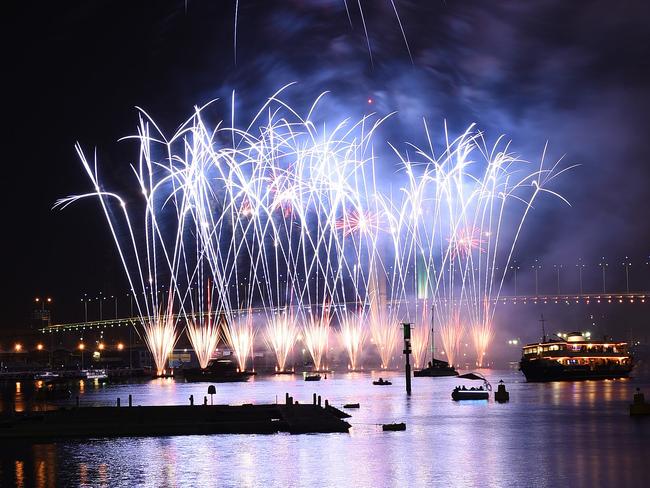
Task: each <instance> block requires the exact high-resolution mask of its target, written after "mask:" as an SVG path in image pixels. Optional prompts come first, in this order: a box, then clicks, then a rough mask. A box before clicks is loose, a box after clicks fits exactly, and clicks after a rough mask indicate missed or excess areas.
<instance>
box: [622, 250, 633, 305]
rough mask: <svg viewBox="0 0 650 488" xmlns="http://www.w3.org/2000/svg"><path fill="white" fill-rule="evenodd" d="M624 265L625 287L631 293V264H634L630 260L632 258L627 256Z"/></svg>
mask: <svg viewBox="0 0 650 488" xmlns="http://www.w3.org/2000/svg"><path fill="white" fill-rule="evenodd" d="M623 266H625V289H626V290H627V293H628V295H629V293H630V266H632V263H631V262H630V258H628V257H627V256H625V260H624V261H623Z"/></svg>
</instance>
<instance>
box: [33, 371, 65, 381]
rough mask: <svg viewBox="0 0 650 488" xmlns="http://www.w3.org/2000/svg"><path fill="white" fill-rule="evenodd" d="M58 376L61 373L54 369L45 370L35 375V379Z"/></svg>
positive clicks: (48, 378) (51, 378)
mask: <svg viewBox="0 0 650 488" xmlns="http://www.w3.org/2000/svg"><path fill="white" fill-rule="evenodd" d="M58 377H59V375H58V374H57V373H53V372H52V371H43V372H42V373H38V374H36V375H34V379H37V380H53V379H56V378H58Z"/></svg>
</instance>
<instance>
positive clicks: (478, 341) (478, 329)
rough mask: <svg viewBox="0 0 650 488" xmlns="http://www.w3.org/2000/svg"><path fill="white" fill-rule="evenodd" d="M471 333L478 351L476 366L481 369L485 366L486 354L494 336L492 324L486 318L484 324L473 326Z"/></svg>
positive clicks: (479, 323)
mask: <svg viewBox="0 0 650 488" xmlns="http://www.w3.org/2000/svg"><path fill="white" fill-rule="evenodd" d="M471 332H472V340H473V342H474V348H475V350H476V366H478V367H479V368H481V367H483V366H484V365H485V353H486V351H487V348H488V346H489V344H490V341H491V340H492V337H493V336H494V330H493V329H492V323H491V322H490V321H489V320H487V318H485V319H484V320H483V322H478V323H474V324H472V329H471Z"/></svg>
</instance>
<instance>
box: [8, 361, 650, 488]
mask: <svg viewBox="0 0 650 488" xmlns="http://www.w3.org/2000/svg"><path fill="white" fill-rule="evenodd" d="M485 373H486V374H487V376H488V378H489V379H490V381H491V382H492V383H493V384H494V383H496V382H497V381H498V380H499V379H501V378H503V379H504V380H505V381H506V383H507V385H508V389H509V391H510V395H511V401H510V403H508V404H505V405H500V404H496V403H494V402H493V401H492V400H490V402H478V403H477V402H461V403H455V402H452V401H451V399H450V393H451V390H452V388H453V386H454V385H455V384H456V383H459V380H456V379H454V378H415V379H414V382H413V395H412V396H411V397H410V398H407V397H406V395H405V394H404V380H403V378H401V377H399V376H398V375H397V373H395V374H394V378H393V386H388V387H380V386H372V385H371V378H370V374H369V373H368V374H336V375H333V376H330V378H329V379H328V380H323V381H320V382H318V383H315V382H308V383H305V382H304V381H302V378H301V377H299V376H297V377H296V378H293V377H288V376H283V377H271V378H257V379H255V380H254V381H251V382H249V383H246V384H220V385H217V395H216V396H215V398H214V401H215V403H231V404H236V403H248V402H256V403H266V402H275V401H276V396H277V398H278V399H279V400H280V401H282V399H283V398H284V393H285V392H289V393H290V394H292V395H293V396H294V397H295V398H296V399H298V400H300V401H301V402H309V401H311V394H312V393H313V392H316V393H318V394H320V395H322V396H323V397H324V398H328V399H329V400H330V402H331V403H332V404H334V405H338V406H340V405H342V404H343V403H346V402H359V403H361V408H360V409H359V410H353V411H351V413H353V417H352V419H350V422H351V423H352V424H353V428H352V429H351V432H350V434H326V435H301V436H291V435H284V434H281V435H272V436H259V435H237V436H222V435H213V436H185V437H163V438H127V439H93V440H89V441H65V442H56V443H47V444H37V445H31V444H23V443H5V444H3V445H2V446H0V459H1V462H0V484H1V485H2V486H126V487H132V486H184V487H185V486H201V487H203V486H237V487H248V486H264V487H274V486H279V487H288V486H309V487H321V486H323V487H343V486H353V487H355V488H360V487H393V486H498V487H505V486H517V487H519V486H536V487H547V486H548V487H556V486H572V487H583V486H584V487H592V486H607V487H610V486H611V487H614V486H650V481H648V480H650V418H630V417H629V415H628V404H629V403H630V401H631V398H632V395H633V392H634V389H635V388H636V387H637V386H641V387H642V388H643V389H645V391H646V394H647V395H648V396H650V381H648V380H647V379H630V380H616V381H600V382H596V381H586V382H573V383H547V384H530V383H525V381H524V380H523V377H521V376H520V374H519V373H518V372H515V371H485ZM384 376H391V374H390V373H388V374H384ZM206 390H207V385H206V384H196V383H195V384H183V383H176V382H174V381H172V380H154V381H151V382H147V383H142V384H135V385H133V384H132V385H105V386H102V385H93V384H86V385H84V388H83V391H82V392H81V393H80V396H81V399H82V400H81V401H82V402H83V403H84V404H98V405H99V404H114V403H115V399H116V398H117V397H118V396H119V397H121V398H122V402H123V404H125V403H126V398H127V396H128V394H129V393H131V394H133V397H134V403H135V404H136V405H137V404H140V405H147V404H178V403H186V402H187V399H188V397H189V395H190V394H194V397H195V398H197V399H200V398H202V397H203V395H204V394H205V392H206ZM24 396H25V391H24V388H23V389H22V391H21V392H20V393H19V394H18V395H17V397H18V404H19V406H20V404H21V403H20V402H21V401H22V400H23V399H24ZM393 421H405V422H406V423H407V430H406V431H405V432H386V433H385V432H382V431H381V428H380V427H379V426H377V425H376V424H378V423H382V422H384V423H385V422H393Z"/></svg>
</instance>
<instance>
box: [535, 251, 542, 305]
mask: <svg viewBox="0 0 650 488" xmlns="http://www.w3.org/2000/svg"><path fill="white" fill-rule="evenodd" d="M541 268H542V266H541V265H540V264H539V261H538V260H537V259H536V260H535V264H534V265H533V271H535V296H536V297H538V296H539V276H538V271H539V270H540V269H541Z"/></svg>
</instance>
